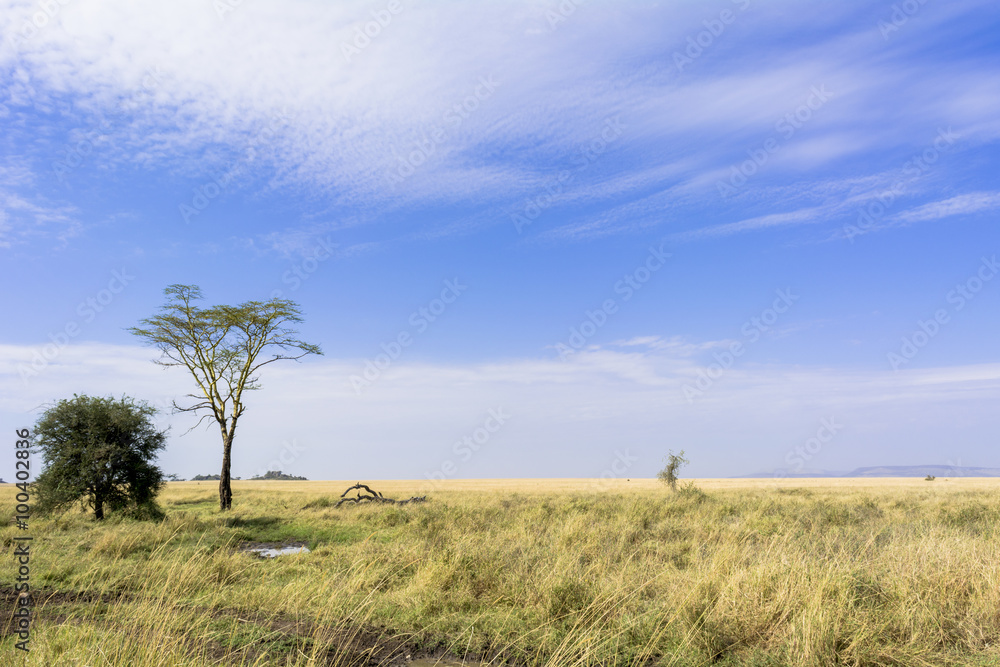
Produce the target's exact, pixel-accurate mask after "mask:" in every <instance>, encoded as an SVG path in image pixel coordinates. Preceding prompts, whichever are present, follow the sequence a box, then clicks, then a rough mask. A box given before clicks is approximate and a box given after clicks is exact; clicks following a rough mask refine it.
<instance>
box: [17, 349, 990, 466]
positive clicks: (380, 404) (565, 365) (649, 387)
mask: <svg viewBox="0 0 1000 667" xmlns="http://www.w3.org/2000/svg"><path fill="white" fill-rule="evenodd" d="M714 347H715V344H714V343H711V342H709V343H702V342H699V341H684V340H681V339H669V338H667V339H665V338H661V337H658V336H647V337H637V338H633V339H631V340H627V341H622V342H620V343H619V344H618V345H613V346H608V347H606V348H597V349H595V350H592V351H583V352H580V353H578V354H577V355H574V357H573V358H572V359H571V360H570V361H569V362H565V361H559V360H556V359H551V360H544V359H515V360H509V361H505V362H488V363H474V364H464V365H462V364H458V365H456V364H428V363H403V362H401V363H398V364H394V365H393V366H392V367H390V368H389V369H387V370H386V371H385V372H384V374H383V376H382V377H381V378H380V379H379V382H378V383H377V384H376V385H375V386H373V387H372V388H371V389H370V390H369V391H367V392H365V393H364V394H362V395H360V396H359V395H356V394H355V392H354V391H353V390H352V389H351V387H350V383H349V381H348V377H349V375H350V374H351V373H354V372H356V370H357V368H358V361H357V360H355V359H337V358H322V359H315V360H311V361H310V362H309V363H302V364H286V365H284V366H278V365H276V366H274V367H272V368H271V370H270V371H269V372H268V373H266V374H265V376H264V377H263V385H264V389H262V390H261V391H258V392H254V393H253V395H252V396H250V397H249V399H248V404H249V406H250V407H249V408H248V412H247V416H246V419H245V430H244V431H243V435H241V436H240V437H239V438H238V455H237V458H236V464H235V465H236V468H235V471H236V474H240V472H241V471H243V472H247V471H253V470H256V468H257V467H258V466H260V465H263V464H265V463H266V462H267V461H269V460H271V459H273V458H275V452H276V451H278V450H280V446H281V443H282V441H283V440H288V439H290V438H294V439H295V440H296V441H297V442H299V443H301V444H304V445H305V446H306V448H307V449H306V453H305V455H304V457H303V459H302V465H303V466H306V467H304V468H303V469H302V470H309V471H310V472H309V476H310V477H319V478H322V477H326V478H344V477H354V476H356V475H362V476H363V475H366V474H368V475H383V476H384V475H392V476H396V477H411V478H421V477H423V475H424V473H425V472H426V471H428V470H433V469H434V468H435V466H436V465H437V464H438V463H439V461H438V459H439V458H440V457H441V456H447V455H449V452H450V450H451V445H452V443H453V442H454V440H455V439H457V438H460V437H461V435H462V433H463V432H465V431H466V430H468V429H469V428H470V425H475V424H476V422H477V420H481V419H482V414H484V413H485V411H486V410H487V409H489V408H496V407H500V406H502V407H503V408H504V410H505V411H506V412H508V413H509V414H510V415H511V419H510V426H509V431H508V430H507V429H506V428H505V431H504V435H503V438H500V439H498V440H497V441H496V443H494V445H493V447H492V450H491V451H490V452H489V454H488V455H487V454H486V453H485V452H484V456H483V457H482V458H481V459H479V460H477V462H476V465H475V466H470V467H469V468H468V469H467V470H466V473H467V474H470V475H474V476H476V475H478V476H500V477H502V476H518V475H524V474H529V473H530V474H540V475H546V474H549V475H567V476H583V477H587V476H596V475H598V474H599V473H600V471H601V470H602V469H603V468H602V467H601V466H603V465H604V464H603V459H604V458H606V457H607V456H608V455H610V454H611V453H612V451H613V449H614V448H615V447H619V448H620V447H632V448H633V449H634V452H635V453H636V454H637V455H641V456H642V461H641V465H640V468H641V470H640V469H639V468H637V470H636V471H635V473H634V474H635V476H646V475H652V474H653V473H655V470H656V469H657V468H656V466H657V465H658V464H659V463H660V459H661V457H662V455H663V453H664V451H665V449H666V447H668V446H669V445H671V444H672V443H677V442H683V443H685V444H684V446H685V447H687V448H688V449H689V451H691V450H692V449H696V450H697V451H698V452H699V461H698V464H699V466H700V469H701V470H702V473H701V474H706V475H708V474H713V475H720V474H740V473H743V472H750V471H752V470H757V469H761V468H769V467H777V466H779V465H781V463H782V460H781V456H783V455H784V452H785V451H787V449H788V447H789V446H790V445H791V444H795V443H796V442H797V441H799V440H800V439H802V437H803V436H802V435H801V434H802V433H806V432H808V430H809V429H810V428H812V429H813V430H814V429H815V426H814V422H815V421H816V420H818V419H819V418H820V417H830V416H831V415H833V416H835V417H836V418H837V419H838V420H839V421H841V422H843V423H845V424H846V425H847V429H846V430H845V434H844V439H843V440H838V448H839V450H840V453H833V452H831V454H830V456H831V459H830V460H828V461H826V462H825V463H824V466H825V467H836V465H844V466H850V465H854V464H858V465H860V464H866V463H868V462H872V463H886V461H885V460H883V459H879V460H874V459H872V458H871V451H870V450H872V449H875V450H878V451H881V452H882V454H881V455H882V456H887V455H888V454H886V452H895V454H894V456H895V457H896V458H895V459H894V460H893V461H890V462H893V463H926V462H937V461H943V460H945V458H946V457H947V456H950V455H951V452H950V450H949V451H947V452H946V451H944V450H943V449H941V444H940V442H939V441H938V440H937V439H936V435H935V433H936V429H937V427H938V425H939V423H940V420H942V419H944V420H945V421H946V422H947V423H948V424H949V425H950V426H949V428H952V429H953V432H952V436H953V438H955V439H961V438H972V439H975V438H985V437H988V436H987V434H989V433H994V432H995V427H996V420H997V417H996V414H995V410H993V409H992V407H991V406H994V405H995V404H996V401H997V400H998V399H1000V365H998V364H980V365H970V366H954V367H944V368H929V369H920V370H904V371H900V372H899V373H893V372H891V371H889V370H886V371H877V370H875V371H873V370H851V369H833V368H826V367H821V366H816V367H803V366H786V365H774V364H768V365H762V364H753V363H747V364H744V365H740V366H739V367H734V368H731V369H729V370H728V371H727V372H726V373H725V375H724V376H723V377H722V378H721V379H719V380H718V381H717V382H716V383H715V385H714V386H713V387H712V389H711V391H709V392H706V394H705V396H704V397H703V398H702V399H701V400H699V401H697V402H695V403H694V404H689V403H688V402H687V401H686V400H685V398H684V395H683V393H682V386H683V384H684V383H687V382H691V381H693V380H694V379H695V378H696V377H697V376H698V374H699V372H700V371H703V370H704V368H705V367H704V366H703V365H702V362H700V361H699V360H698V358H699V354H700V353H703V352H705V351H707V350H710V349H713V348H714ZM32 353H33V350H32V348H30V347H24V346H13V345H7V346H0V396H3V399H2V401H0V413H2V414H3V416H4V417H5V421H9V422H10V423H19V424H20V423H28V422H30V421H32V420H33V418H34V417H33V415H35V414H37V412H38V410H39V408H40V406H41V405H42V404H44V403H46V402H48V401H52V400H54V399H58V398H62V397H65V396H66V395H67V394H69V393H72V392H74V391H75V392H86V393H90V394H99V395H106V394H109V393H110V394H114V395H119V394H120V393H121V392H123V391H124V392H127V393H129V394H131V395H135V396H137V397H139V398H142V399H145V400H149V401H151V402H153V403H154V404H155V405H160V406H164V405H168V404H169V402H170V400H172V399H175V398H176V399H181V398H182V397H183V395H184V394H186V393H188V392H189V391H190V390H191V381H190V380H189V379H188V378H187V376H186V374H185V372H183V371H182V370H180V369H172V370H167V371H164V370H163V369H161V368H159V367H157V366H155V365H154V364H152V363H151V362H150V359H152V358H153V356H155V354H154V351H152V350H150V349H147V348H141V347H132V346H113V345H98V344H89V343H80V344H75V345H73V346H70V347H67V348H66V349H65V350H64V351H63V353H62V354H61V355H60V357H59V359H58V361H57V363H54V364H53V365H52V366H50V367H48V368H46V369H44V370H43V372H42V373H41V374H39V375H38V376H37V377H35V378H33V379H32V381H31V382H30V383H28V384H27V385H24V384H23V383H22V382H21V381H20V379H19V378H18V375H17V368H18V365H19V364H22V363H24V362H25V361H26V360H30V358H31V355H32ZM720 411H721V412H720ZM386 414H392V415H393V418H392V419H391V420H386V419H385V415H386ZM720 414H724V415H725V418H724V419H720ZM956 418H959V419H960V423H958V422H956V421H955V420H956ZM163 420H164V421H163V423H164V424H172V425H173V428H174V430H173V433H172V437H171V441H170V448H169V449H168V452H167V454H166V455H165V463H166V465H167V468H168V470H170V471H179V472H182V473H184V474H187V475H191V474H194V473H195V472H205V471H212V470H214V469H215V468H216V467H217V462H218V456H217V454H218V452H217V450H218V442H216V440H215V438H216V437H217V436H216V434H215V433H214V432H212V431H211V430H209V429H200V430H197V431H194V432H192V433H190V434H189V435H183V436H182V435H181V434H183V433H184V431H186V430H187V428H189V427H190V426H191V422H192V420H191V419H190V418H188V417H185V416H178V417H173V418H170V417H168V416H166V415H165V416H164V417H163ZM887 424H888V425H891V427H892V433H893V437H894V438H906V439H907V442H906V447H905V448H902V449H900V448H895V449H894V448H892V447H889V448H888V449H887V443H886V442H884V438H885V437H886V436H885V434H884V429H885V428H886V425H887ZM542 443H544V447H541V444H542ZM569 451H573V452H577V454H576V455H574V457H573V461H567V460H566V458H565V456H564V453H565V452H569ZM771 451H773V456H774V458H773V459H770V458H768V454H767V452H771ZM835 463H836V465H834V464H835ZM2 472H3V471H0V473H2ZM4 476H5V477H6V475H4Z"/></svg>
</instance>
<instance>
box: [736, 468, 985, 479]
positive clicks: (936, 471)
mask: <svg viewBox="0 0 1000 667" xmlns="http://www.w3.org/2000/svg"><path fill="white" fill-rule="evenodd" d="M927 475H934V476H935V477H941V478H944V477H1000V468H976V467H963V466H941V465H924V466H872V467H868V468H855V469H854V470H851V471H850V472H848V471H844V470H800V471H799V472H786V471H784V470H774V471H771V472H757V473H754V474H752V475H742V476H740V477H738V478H737V479H749V478H753V479H760V478H765V477H775V476H779V477H785V478H788V479H801V478H804V477H926V476H927Z"/></svg>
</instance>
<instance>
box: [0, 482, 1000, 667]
mask: <svg viewBox="0 0 1000 667" xmlns="http://www.w3.org/2000/svg"><path fill="white" fill-rule="evenodd" d="M351 483H353V482H246V481H245V482H236V483H234V502H233V510H232V511H231V512H230V513H227V514H225V515H223V514H220V513H219V511H218V509H217V492H216V486H215V485H214V483H212V482H202V483H194V482H182V483H171V484H169V485H168V486H167V488H166V490H165V491H164V492H163V494H162V495H161V497H160V502H161V504H162V506H163V508H164V509H165V510H166V513H167V518H166V519H165V520H163V521H162V522H159V523H150V522H137V521H132V520H127V519H120V518H115V517H112V518H109V519H108V520H105V521H104V522H103V523H96V522H94V521H93V520H92V519H91V518H89V517H87V516H85V515H82V514H80V513H78V512H71V513H67V514H63V515H60V516H56V517H50V518H41V517H36V518H33V519H32V522H31V530H30V534H32V535H33V536H34V537H35V540H34V544H33V547H32V551H33V554H32V562H31V568H32V575H31V576H32V584H33V587H34V588H35V589H36V591H40V592H36V600H35V604H36V619H35V624H34V627H33V633H32V634H33V637H32V651H31V653H30V656H29V657H24V656H19V655H16V652H15V650H14V638H13V637H11V636H10V635H9V634H8V633H9V626H8V625H5V626H4V627H5V628H6V630H5V633H4V636H3V638H2V640H0V664H12V665H15V664H17V665H20V664H25V665H46V666H50V665H59V666H62V665H74V666H79V667H83V666H85V665H86V666H88V667H101V666H105V665H115V666H122V665H127V666H130V667H131V666H134V667H150V666H153V665H158V666H160V665H162V666H164V667H173V666H176V665H199V666H207V665H261V666H262V665H288V666H291V665H296V666H305V665H327V664H330V665H334V664H343V665H347V664H379V663H382V664H403V662H404V660H405V656H406V655H407V654H409V655H411V656H412V657H414V658H417V657H420V656H428V655H430V656H439V655H448V656H452V657H459V658H461V657H464V656H468V657H476V658H478V659H481V660H483V661H485V662H492V663H494V664H497V663H499V662H501V661H508V662H510V663H516V664H531V665H542V664H550V665H597V664H606V665H646V664H656V665H677V666H690V665H711V664H715V665H753V666H757V667H765V666H778V665H789V666H796V667H798V666H813V665H816V666H819V665H928V666H929V665H934V666H938V665H963V666H968V665H979V666H986V665H998V664H1000V480H994V479H965V480H955V479H950V480H944V479H938V480H936V481H933V482H925V481H923V480H886V479H877V480H829V479H824V480H794V481H783V482H776V481H773V480H699V481H697V486H698V488H699V489H700V491H688V492H684V493H671V492H669V491H668V490H666V489H665V488H663V487H662V486H661V485H659V484H657V483H656V482H654V481H652V480H631V481H625V480H618V481H614V482H596V481H588V480H519V481H508V480H491V481H474V482H460V481H455V482H449V483H444V484H442V485H441V486H440V487H439V488H436V489H432V490H431V491H430V499H429V502H427V503H425V504H415V505H408V506H404V507H393V506H359V507H353V506H345V507H341V508H335V507H333V504H334V501H335V500H336V498H337V496H338V495H339V493H340V492H341V491H342V490H343V489H344V488H346V487H347V486H348V485H349V484H351ZM372 484H373V485H374V486H375V487H376V488H378V489H379V490H381V491H383V492H384V493H385V494H386V495H390V496H405V497H408V496H410V495H414V493H418V492H422V491H423V489H421V484H420V483H419V482H372ZM14 491H15V490H14V488H13V487H11V486H4V487H0V507H2V508H4V510H3V513H4V514H5V516H4V517H3V518H4V526H5V527H4V528H2V529H0V537H2V540H3V545H4V547H5V552H6V554H7V555H6V556H5V559H6V560H7V563H5V564H3V565H0V573H2V576H0V585H2V588H3V592H4V597H5V601H6V602H5V610H6V613H9V610H10V609H11V608H12V602H13V600H14V596H13V593H12V588H11V587H12V583H13V582H12V580H13V576H12V575H11V574H10V573H12V572H13V571H14V563H13V555H12V551H13V547H12V537H13V536H14V535H15V534H16V532H17V531H16V530H15V528H13V527H11V526H10V525H9V524H10V518H11V515H12V512H11V511H9V510H12V509H13V507H14ZM8 508H9V509H8ZM242 541H255V542H280V541H303V542H306V543H308V545H309V547H310V548H311V549H312V552H311V553H309V554H302V555H295V556H286V557H282V558H279V559H276V560H260V559H258V558H256V557H254V556H251V555H248V554H246V553H242V552H240V551H239V550H238V549H237V548H236V547H237V545H238V544H239V543H240V542H242Z"/></svg>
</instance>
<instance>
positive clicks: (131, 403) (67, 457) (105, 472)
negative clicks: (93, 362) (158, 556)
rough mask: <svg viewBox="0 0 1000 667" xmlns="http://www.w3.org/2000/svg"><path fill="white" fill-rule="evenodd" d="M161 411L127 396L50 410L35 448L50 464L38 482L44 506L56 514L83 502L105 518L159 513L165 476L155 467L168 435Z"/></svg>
mask: <svg viewBox="0 0 1000 667" xmlns="http://www.w3.org/2000/svg"><path fill="white" fill-rule="evenodd" d="M155 414H156V408H154V407H152V406H150V405H147V404H146V403H143V402H136V401H135V400H133V399H131V398H127V397H125V396H123V397H122V398H121V400H115V399H113V398H95V397H91V396H86V395H84V396H76V395H74V396H73V398H72V400H66V399H64V400H62V401H59V402H58V403H56V404H55V405H53V406H52V407H50V408H49V409H48V410H46V411H45V413H44V414H43V415H42V417H41V418H40V419H39V420H38V423H37V424H36V425H35V441H34V443H33V447H34V449H35V450H36V451H40V452H41V453H42V454H43V456H44V460H45V470H44V471H43V472H42V474H41V475H39V476H38V479H36V480H35V488H36V490H37V491H38V497H39V507H40V508H41V509H42V510H56V509H61V508H63V507H65V506H68V505H72V504H73V503H75V502H77V501H81V502H82V503H83V504H84V506H85V507H91V508H93V510H94V518H96V519H97V520H101V519H103V518H104V510H105V507H107V508H108V509H111V510H121V509H126V508H128V509H132V510H135V511H136V512H137V514H138V515H146V516H150V515H152V516H156V515H158V514H159V510H158V509H157V507H156V505H155V502H154V499H155V497H156V493H157V492H158V491H159V490H160V488H161V487H162V486H163V473H162V472H161V471H160V469H159V468H157V467H156V466H155V465H153V459H154V458H155V457H156V453H157V452H158V451H160V450H161V449H163V448H164V446H165V441H166V431H158V430H156V427H155V426H154V424H153V422H152V419H151V418H152V417H153V415H155Z"/></svg>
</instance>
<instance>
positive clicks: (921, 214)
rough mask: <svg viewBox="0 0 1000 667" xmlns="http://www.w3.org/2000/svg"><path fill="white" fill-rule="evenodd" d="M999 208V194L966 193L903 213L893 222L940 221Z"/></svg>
mask: <svg viewBox="0 0 1000 667" xmlns="http://www.w3.org/2000/svg"><path fill="white" fill-rule="evenodd" d="M996 208H1000V192H968V193H966V194H962V195H958V196H956V197H951V198H949V199H944V200H941V201H936V202H931V203H929V204H924V205H923V206H917V207H916V208H912V209H910V210H908V211H903V212H902V213H900V214H899V215H897V216H895V218H894V220H895V221H898V222H902V223H906V224H910V223H914V222H926V221H928V220H940V219H941V218H947V217H951V216H953V215H968V214H970V213H979V212H981V211H990V210H993V209H996Z"/></svg>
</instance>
